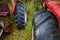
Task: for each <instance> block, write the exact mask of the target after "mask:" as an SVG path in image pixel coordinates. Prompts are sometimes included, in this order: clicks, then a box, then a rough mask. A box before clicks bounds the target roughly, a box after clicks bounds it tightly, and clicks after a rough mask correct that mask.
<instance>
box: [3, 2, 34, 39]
mask: <svg viewBox="0 0 60 40" xmlns="http://www.w3.org/2000/svg"><path fill="white" fill-rule="evenodd" d="M25 5H26V11H27V15H28V23H27V25H26V28H25V29H22V30H18V29H17V27H16V23H15V21H14V17H13V16H12V15H11V16H10V21H11V22H12V23H13V28H12V32H11V34H10V35H8V36H6V37H4V38H3V40H31V39H32V17H33V13H34V11H35V7H34V3H33V1H31V2H28V3H25ZM10 9H11V7H10Z"/></svg>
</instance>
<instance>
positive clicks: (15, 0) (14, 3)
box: [12, 0, 19, 14]
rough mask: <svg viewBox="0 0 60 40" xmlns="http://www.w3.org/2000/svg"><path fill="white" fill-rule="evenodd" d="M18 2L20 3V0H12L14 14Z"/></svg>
mask: <svg viewBox="0 0 60 40" xmlns="http://www.w3.org/2000/svg"><path fill="white" fill-rule="evenodd" d="M17 3H19V1H18V0H12V14H14V10H15V6H16V4H17Z"/></svg>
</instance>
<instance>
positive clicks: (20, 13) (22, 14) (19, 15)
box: [14, 3, 27, 29]
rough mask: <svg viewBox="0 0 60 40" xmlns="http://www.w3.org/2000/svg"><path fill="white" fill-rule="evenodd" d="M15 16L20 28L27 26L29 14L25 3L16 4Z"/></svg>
mask: <svg viewBox="0 0 60 40" xmlns="http://www.w3.org/2000/svg"><path fill="white" fill-rule="evenodd" d="M14 16H15V22H16V25H17V27H18V29H21V28H25V25H26V23H27V14H26V11H25V5H24V4H23V3H18V4H16V7H15V14H14Z"/></svg>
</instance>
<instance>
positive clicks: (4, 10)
mask: <svg viewBox="0 0 60 40" xmlns="http://www.w3.org/2000/svg"><path fill="white" fill-rule="evenodd" d="M8 12H9V7H8V4H7V3H0V16H6V15H7V14H8Z"/></svg>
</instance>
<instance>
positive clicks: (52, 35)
mask: <svg viewBox="0 0 60 40" xmlns="http://www.w3.org/2000/svg"><path fill="white" fill-rule="evenodd" d="M57 35H58V22H57V19H56V17H55V16H54V15H52V13H50V12H49V11H37V12H35V14H34V16H33V40H56V36H57ZM57 40H60V39H59V38H57Z"/></svg>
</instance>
